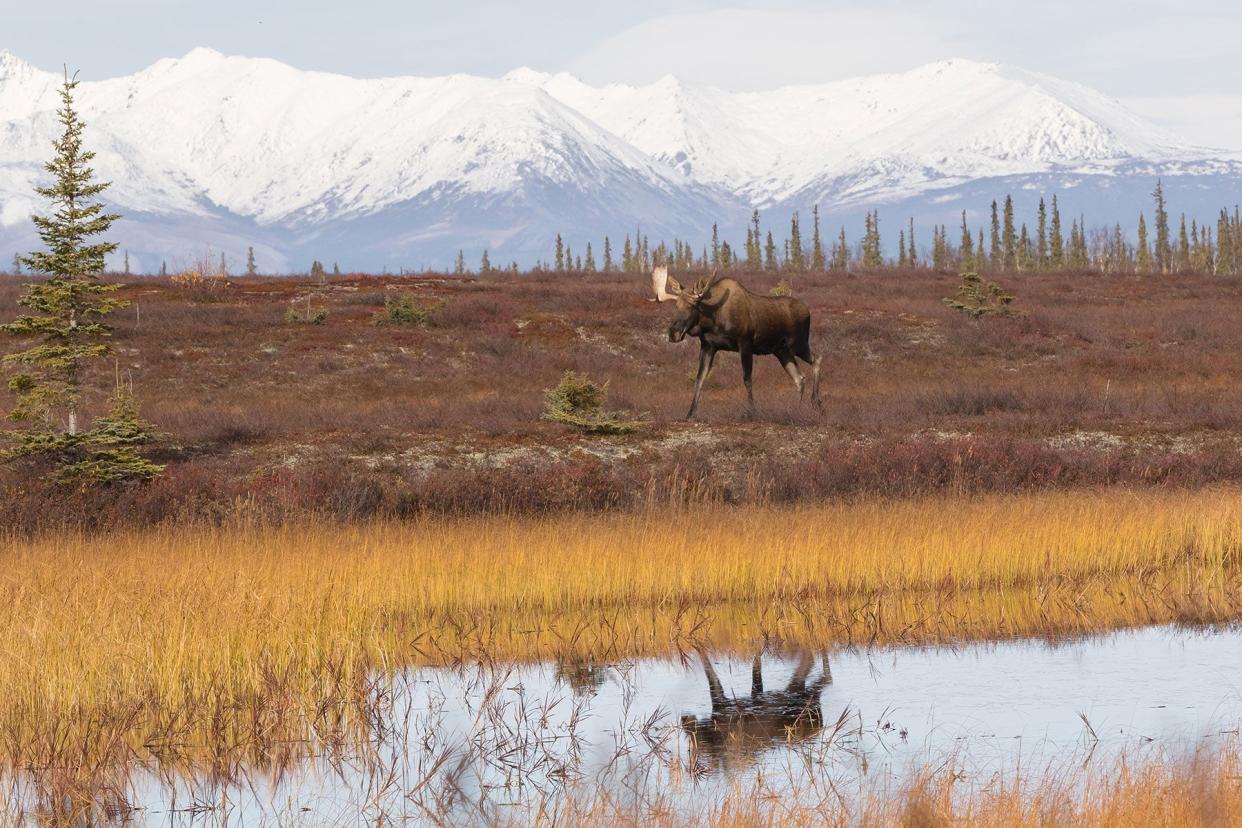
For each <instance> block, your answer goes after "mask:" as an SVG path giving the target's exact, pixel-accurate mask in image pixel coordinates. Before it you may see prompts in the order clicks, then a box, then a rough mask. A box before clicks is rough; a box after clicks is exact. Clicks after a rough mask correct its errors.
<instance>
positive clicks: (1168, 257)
mask: <svg viewBox="0 0 1242 828" xmlns="http://www.w3.org/2000/svg"><path fill="white" fill-rule="evenodd" d="M1151 196H1152V199H1153V200H1154V201H1155V202H1156V248H1155V251H1154V253H1155V265H1156V270H1158V271H1160V272H1161V273H1168V272H1169V269H1170V268H1171V267H1172V266H1173V250H1172V248H1171V247H1170V244H1169V211H1168V209H1167V208H1166V206H1165V203H1164V182H1163V181H1161V180H1160V179H1156V191H1155V192H1153V193H1152V194H1151Z"/></svg>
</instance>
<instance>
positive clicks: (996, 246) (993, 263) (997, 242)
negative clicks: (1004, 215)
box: [979, 199, 1003, 270]
mask: <svg viewBox="0 0 1242 828" xmlns="http://www.w3.org/2000/svg"><path fill="white" fill-rule="evenodd" d="M979 258H980V259H982V258H983V255H982V250H980V256H979ZM1002 258H1003V257H1002V255H1001V230H1000V216H999V215H998V214H997V212H996V199H992V246H991V248H990V249H989V252H988V266H989V267H991V268H992V269H993V270H1000V269H1001V261H1002Z"/></svg>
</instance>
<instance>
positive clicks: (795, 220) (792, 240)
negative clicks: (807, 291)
mask: <svg viewBox="0 0 1242 828" xmlns="http://www.w3.org/2000/svg"><path fill="white" fill-rule="evenodd" d="M801 225H802V222H801V219H800V218H799V216H798V211H797V210H794V214H793V216H792V217H791V218H790V220H789V255H788V256H786V257H785V259H786V261H787V262H788V264H789V266H790V267H791V268H793V269H794V270H805V269H806V260H805V258H804V257H803V255H802V226H801Z"/></svg>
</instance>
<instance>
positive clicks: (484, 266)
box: [479, 247, 492, 274]
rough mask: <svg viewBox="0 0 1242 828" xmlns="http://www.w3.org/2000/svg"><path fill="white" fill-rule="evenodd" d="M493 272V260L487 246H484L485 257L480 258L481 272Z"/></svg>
mask: <svg viewBox="0 0 1242 828" xmlns="http://www.w3.org/2000/svg"><path fill="white" fill-rule="evenodd" d="M491 272H492V260H491V257H490V256H488V255H487V248H486V247H485V248H483V258H482V259H480V260H479V273H482V274H488V273H491Z"/></svg>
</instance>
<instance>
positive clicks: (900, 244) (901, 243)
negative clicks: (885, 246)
mask: <svg viewBox="0 0 1242 828" xmlns="http://www.w3.org/2000/svg"><path fill="white" fill-rule="evenodd" d="M897 266H898V267H900V268H902V269H903V270H904V269H905V268H906V267H907V266H908V263H907V262H906V231H905V230H901V231H900V232H898V233H897Z"/></svg>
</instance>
